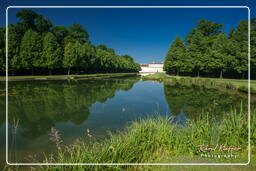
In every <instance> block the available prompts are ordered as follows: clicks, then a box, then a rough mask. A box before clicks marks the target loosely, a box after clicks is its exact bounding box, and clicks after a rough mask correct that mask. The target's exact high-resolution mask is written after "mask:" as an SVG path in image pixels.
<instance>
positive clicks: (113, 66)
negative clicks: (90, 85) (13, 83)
mask: <svg viewBox="0 0 256 171" xmlns="http://www.w3.org/2000/svg"><path fill="white" fill-rule="evenodd" d="M16 16H17V18H18V19H19V21H18V22H17V24H16V25H8V71H11V72H12V73H13V74H28V73H31V74H32V75H34V73H36V74H45V73H49V74H52V72H54V74H58V73H60V74H63V71H65V73H68V74H70V73H96V72H137V71H139V70H140V66H139V64H137V63H136V62H134V61H133V58H132V57H130V56H128V55H123V56H120V55H117V54H116V53H115V51H114V49H111V48H107V47H106V46H105V45H98V46H94V45H92V44H91V43H90V41H89V34H88V33H87V31H86V30H85V29H84V28H83V27H82V26H81V25H80V24H73V25H72V26H71V27H69V28H67V27H64V26H53V25H52V24H51V21H49V20H47V19H45V18H44V17H43V16H42V15H40V14H37V13H35V12H34V11H31V10H22V11H20V12H18V13H17V14H16ZM5 31H6V30H5V28H0V55H1V58H0V71H1V72H2V74H3V73H4V71H5V69H6V68H5V49H6V48H5Z"/></svg>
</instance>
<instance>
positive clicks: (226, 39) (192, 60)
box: [164, 19, 256, 78]
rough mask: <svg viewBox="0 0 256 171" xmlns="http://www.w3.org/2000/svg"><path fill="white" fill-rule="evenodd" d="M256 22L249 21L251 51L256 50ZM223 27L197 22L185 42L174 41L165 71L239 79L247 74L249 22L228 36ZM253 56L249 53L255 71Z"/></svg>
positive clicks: (167, 56) (201, 21) (242, 24)
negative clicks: (249, 26) (249, 27)
mask: <svg viewBox="0 0 256 171" xmlns="http://www.w3.org/2000/svg"><path fill="white" fill-rule="evenodd" d="M255 21H256V20H255V19H252V20H251V23H252V32H251V37H252V40H251V51H252V52H254V51H256V48H255V47H256V41H255V40H254V39H255V38H253V35H255V34H256V27H255V26H256V24H255V23H256V22H255ZM222 28H223V26H222V24H219V23H214V22H212V21H206V20H200V21H198V23H197V27H196V28H193V29H192V30H191V31H190V33H189V34H188V35H187V37H186V39H185V41H184V43H182V42H183V41H182V40H180V39H179V38H178V37H177V38H176V39H175V40H174V41H173V43H172V45H171V46H170V49H169V51H168V52H167V55H166V57H165V62H164V69H165V70H166V71H167V73H172V74H175V75H178V74H179V71H181V72H182V73H183V74H188V75H195V74H196V75H197V76H200V73H204V75H205V74H207V75H210V76H215V77H216V76H219V77H221V78H222V77H223V74H224V75H225V74H226V75H227V76H229V77H236V78H239V77H242V78H244V76H246V75H247V71H248V21H246V20H244V21H241V22H240V23H239V25H238V26H237V28H235V29H233V30H232V31H231V32H230V34H229V35H228V36H227V35H226V34H225V33H224V32H223V31H221V29H222ZM181 45H182V46H181ZM255 63H256V56H255V55H254V53H251V67H252V71H253V72H256V71H255V68H256V67H255V65H256V64H255Z"/></svg>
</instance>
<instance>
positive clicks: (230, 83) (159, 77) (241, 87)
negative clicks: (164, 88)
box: [142, 73, 256, 94]
mask: <svg viewBox="0 0 256 171" xmlns="http://www.w3.org/2000/svg"><path fill="white" fill-rule="evenodd" d="M142 79H143V80H156V81H171V82H179V83H184V84H199V85H204V86H208V87H219V88H227V89H232V90H238V91H241V92H246V93H247V92H248V80H239V79H220V78H203V77H183V76H169V75H166V74H164V73H156V74H152V75H147V76H143V77H142ZM251 93H253V94H256V80H251Z"/></svg>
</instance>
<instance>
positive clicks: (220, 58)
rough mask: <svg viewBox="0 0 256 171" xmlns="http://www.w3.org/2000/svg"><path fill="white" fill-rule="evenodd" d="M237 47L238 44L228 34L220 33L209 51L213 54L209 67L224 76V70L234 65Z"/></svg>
mask: <svg viewBox="0 0 256 171" xmlns="http://www.w3.org/2000/svg"><path fill="white" fill-rule="evenodd" d="M235 48H236V46H235V45H234V44H233V42H232V41H231V40H230V39H228V37H227V36H226V35H219V36H218V38H217V39H216V41H215V42H214V44H213V47H212V49H211V51H210V52H209V53H210V55H211V56H210V61H209V62H208V68H211V69H212V70H215V71H218V72H219V73H220V74H219V77H220V78H222V77H223V72H225V71H227V70H228V69H229V68H233V66H234V63H235V56H234V55H235Z"/></svg>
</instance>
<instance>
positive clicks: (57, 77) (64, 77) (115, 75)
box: [0, 73, 137, 81]
mask: <svg viewBox="0 0 256 171" xmlns="http://www.w3.org/2000/svg"><path fill="white" fill-rule="evenodd" d="M136 75H137V73H107V74H83V75H46V76H43V75H37V76H8V81H26V80H69V79H100V78H119V77H126V76H136ZM5 80H6V77H5V76H0V81H5Z"/></svg>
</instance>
